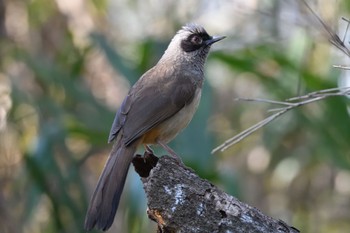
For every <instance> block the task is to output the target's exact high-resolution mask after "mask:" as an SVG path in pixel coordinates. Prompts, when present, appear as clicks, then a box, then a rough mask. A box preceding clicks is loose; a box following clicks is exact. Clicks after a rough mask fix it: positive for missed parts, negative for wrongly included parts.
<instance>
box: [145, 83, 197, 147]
mask: <svg viewBox="0 0 350 233" xmlns="http://www.w3.org/2000/svg"><path fill="white" fill-rule="evenodd" d="M201 91H202V90H201V88H197V90H196V93H195V96H194V98H193V100H192V102H191V103H190V104H189V105H186V106H185V107H183V108H182V109H181V110H180V111H179V112H178V113H176V114H175V115H174V116H172V117H171V118H169V119H168V120H166V121H164V122H163V123H161V124H160V125H158V126H157V127H156V128H155V129H153V130H152V131H153V132H152V133H151V134H149V135H147V136H146V137H145V138H144V140H143V143H145V144H154V143H156V141H157V140H160V141H162V142H163V143H168V142H170V141H171V140H172V139H174V138H175V137H176V135H177V134H178V133H180V132H181V131H182V130H183V129H184V128H186V126H187V125H188V124H189V123H190V121H191V120H192V118H193V115H194V114H195V112H196V111H197V108H198V105H199V102H200V98H201Z"/></svg>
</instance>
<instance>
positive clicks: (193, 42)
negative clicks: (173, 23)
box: [164, 23, 225, 62]
mask: <svg viewBox="0 0 350 233" xmlns="http://www.w3.org/2000/svg"><path fill="white" fill-rule="evenodd" d="M224 38H225V36H210V35H209V34H208V33H207V32H206V30H205V29H204V28H203V27H202V26H200V25H198V24H193V23H191V24H187V25H186V26H183V27H182V29H180V30H179V31H178V32H177V33H176V35H175V36H174V38H173V39H172V40H171V42H170V44H169V46H168V49H167V50H166V51H165V54H164V56H165V57H167V58H174V59H177V60H178V59H180V60H191V61H195V62H196V60H197V59H200V60H203V62H204V61H205V58H206V57H207V55H208V53H209V49H210V46H211V45H212V44H214V43H215V42H218V41H220V40H222V39H224Z"/></svg>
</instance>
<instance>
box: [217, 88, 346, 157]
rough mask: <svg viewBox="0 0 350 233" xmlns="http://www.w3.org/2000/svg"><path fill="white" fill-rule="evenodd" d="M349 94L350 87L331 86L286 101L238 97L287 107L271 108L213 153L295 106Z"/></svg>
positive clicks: (239, 139)
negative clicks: (267, 113) (258, 119)
mask: <svg viewBox="0 0 350 233" xmlns="http://www.w3.org/2000/svg"><path fill="white" fill-rule="evenodd" d="M335 91H337V92H335ZM349 94H350V87H346V88H331V89H326V90H321V91H317V92H311V93H309V94H307V95H304V96H297V97H293V98H290V99H288V100H287V101H286V102H284V101H274V100H267V99H254V98H237V100H244V101H258V102H264V103H273V104H282V105H286V107H282V108H276V109H270V111H275V112H276V113H274V114H272V115H270V116H268V117H267V118H265V119H263V120H262V121H260V122H258V123H256V124H255V125H253V126H251V127H249V128H248V129H246V130H244V131H242V132H241V133H239V134H237V135H235V136H234V137H232V138H230V139H228V140H226V141H225V142H224V143H223V144H221V145H220V146H218V147H216V148H214V149H213V150H212V152H211V153H212V154H214V153H216V152H218V151H221V152H222V151H224V150H226V149H227V148H229V147H231V146H233V145H234V144H236V143H238V142H240V141H242V140H243V139H244V138H246V137H247V136H249V135H251V134H252V133H254V132H255V131H257V130H258V129H260V128H262V127H263V126H265V125H267V124H268V123H270V122H271V121H273V120H275V119H276V118H278V117H280V116H281V115H283V114H285V113H286V112H288V111H289V110H292V109H294V108H297V107H300V106H303V105H306V104H309V103H313V102H316V101H320V100H323V99H326V98H328V97H334V96H347V95H349ZM296 100H302V101H299V102H293V101H296Z"/></svg>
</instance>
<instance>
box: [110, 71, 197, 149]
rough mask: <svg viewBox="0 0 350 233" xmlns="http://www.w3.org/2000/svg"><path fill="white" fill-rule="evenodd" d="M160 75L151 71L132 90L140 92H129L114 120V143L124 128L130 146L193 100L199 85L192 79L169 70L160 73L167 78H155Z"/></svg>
mask: <svg viewBox="0 0 350 233" xmlns="http://www.w3.org/2000/svg"><path fill="white" fill-rule="evenodd" d="M158 72H159V69H158ZM158 72H156V69H151V70H150V71H149V72H147V73H146V74H145V75H144V77H142V79H140V81H139V82H138V83H136V84H135V87H137V88H134V87H133V89H136V90H137V92H134V91H133V89H132V90H131V91H130V94H129V95H128V96H127V97H126V99H125V100H124V102H123V104H122V106H121V108H120V110H119V111H118V113H117V115H116V118H115V120H114V123H113V126H112V130H111V134H110V135H114V136H113V137H112V140H113V138H114V137H115V135H116V134H117V133H118V132H119V130H120V129H121V127H123V134H124V137H125V139H124V140H125V141H124V143H125V144H126V145H129V144H130V143H132V142H133V141H135V140H136V139H138V138H139V137H141V136H142V135H143V134H145V133H146V132H147V131H149V130H151V129H152V128H154V127H155V126H157V125H158V124H159V123H161V122H163V121H164V120H166V119H168V118H169V117H171V116H173V115H174V114H175V113H177V112H178V111H180V110H181V109H182V108H183V107H184V106H185V105H186V104H188V103H190V102H191V101H192V100H193V97H194V94H195V91H196V85H195V84H194V83H193V82H192V81H191V78H190V77H180V76H176V74H174V73H173V72H169V70H168V71H164V72H159V73H162V74H163V75H166V76H165V77H162V78H155V77H157V74H159V73H158ZM158 77H159V76H158ZM144 81H146V82H147V85H143V83H144ZM124 126H125V127H124ZM110 138H111V136H110Z"/></svg>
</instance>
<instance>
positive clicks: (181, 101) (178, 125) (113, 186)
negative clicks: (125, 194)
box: [85, 24, 225, 231]
mask: <svg viewBox="0 0 350 233" xmlns="http://www.w3.org/2000/svg"><path fill="white" fill-rule="evenodd" d="M224 38H225V37H224V36H210V35H208V33H207V32H206V31H205V29H204V28H203V27H201V26H199V25H196V24H187V25H186V26H184V27H182V29H181V30H179V31H178V32H177V33H176V35H175V36H174V38H173V39H172V40H171V42H170V44H169V46H168V48H167V50H166V51H165V52H164V54H163V56H162V57H161V59H160V60H159V62H158V63H157V64H156V65H155V66H154V67H153V68H151V69H150V70H148V71H147V72H146V73H145V74H144V75H142V77H141V78H140V79H139V80H138V81H137V82H136V83H135V84H134V85H133V87H132V88H131V89H130V91H129V93H128V95H127V96H126V97H125V99H124V101H123V103H122V105H121V107H120V108H119V110H118V111H117V113H116V116H115V119H114V122H113V125H112V128H111V131H110V134H109V139H108V142H112V141H114V144H113V148H112V151H111V152H110V155H109V158H108V160H107V162H106V164H105V167H104V169H103V172H102V174H101V176H100V178H99V180H98V183H97V186H96V189H95V191H94V193H93V195H92V198H91V201H90V205H89V208H88V211H87V214H86V218H85V229H86V230H91V229H93V228H94V227H96V228H98V229H100V230H103V231H106V230H108V229H109V228H110V226H111V225H112V223H113V221H114V217H115V214H116V211H117V209H118V204H119V200H120V196H121V194H122V191H123V187H124V183H125V179H126V176H127V173H128V169H129V165H130V163H131V161H132V159H133V157H134V153H135V151H136V149H137V147H138V146H139V145H141V144H143V145H144V146H145V148H146V150H147V149H149V147H148V145H151V144H158V145H160V146H162V147H163V148H164V149H165V150H166V151H167V152H168V153H170V155H172V156H175V157H177V155H176V153H175V152H174V151H173V150H172V149H171V148H170V147H169V146H168V145H167V143H169V142H170V141H171V140H172V139H173V138H175V136H176V135H177V134H178V133H179V132H180V131H181V130H182V129H184V128H185V127H186V126H187V125H188V123H189V122H190V121H191V119H192V117H193V115H194V113H195V112H196V110H197V107H198V104H199V101H200V97H201V91H202V84H203V79H204V63H205V61H206V58H207V55H208V53H209V49H210V46H211V45H212V44H213V43H215V42H217V41H220V40H222V39H224Z"/></svg>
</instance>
